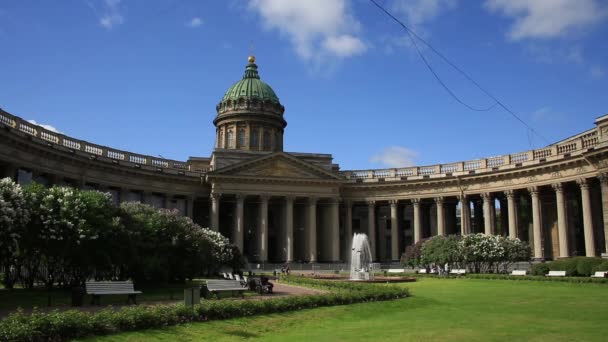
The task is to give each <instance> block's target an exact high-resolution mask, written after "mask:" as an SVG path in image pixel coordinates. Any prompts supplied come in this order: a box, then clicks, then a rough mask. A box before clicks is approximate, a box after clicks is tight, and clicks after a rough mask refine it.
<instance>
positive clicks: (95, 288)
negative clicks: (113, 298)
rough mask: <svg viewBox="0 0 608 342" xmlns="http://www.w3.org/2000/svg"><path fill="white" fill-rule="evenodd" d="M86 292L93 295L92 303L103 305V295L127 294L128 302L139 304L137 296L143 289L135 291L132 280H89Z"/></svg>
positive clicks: (86, 284)
mask: <svg viewBox="0 0 608 342" xmlns="http://www.w3.org/2000/svg"><path fill="white" fill-rule="evenodd" d="M85 289H86V293H87V294H88V295H91V297H92V299H91V304H92V305H95V304H97V305H101V296H108V295H125V294H126V295H127V303H130V302H133V304H137V298H136V296H137V295H138V294H139V293H141V291H135V289H134V288H133V283H132V282H130V281H87V282H86V283H85Z"/></svg>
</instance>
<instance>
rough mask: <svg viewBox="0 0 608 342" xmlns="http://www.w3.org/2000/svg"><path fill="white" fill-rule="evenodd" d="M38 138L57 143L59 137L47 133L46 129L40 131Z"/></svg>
mask: <svg viewBox="0 0 608 342" xmlns="http://www.w3.org/2000/svg"><path fill="white" fill-rule="evenodd" d="M40 138H42V139H43V140H46V141H48V142H52V143H55V144H58V143H59V137H57V136H55V135H53V134H50V133H48V132H46V131H42V132H40Z"/></svg>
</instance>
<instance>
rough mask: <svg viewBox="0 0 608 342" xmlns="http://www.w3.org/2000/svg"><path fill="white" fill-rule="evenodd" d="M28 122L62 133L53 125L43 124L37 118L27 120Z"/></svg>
mask: <svg viewBox="0 0 608 342" xmlns="http://www.w3.org/2000/svg"><path fill="white" fill-rule="evenodd" d="M27 122H29V123H31V124H32V125H36V126H40V127H42V128H44V129H47V130H49V131H51V132H55V133H61V132H60V131H59V130H57V128H55V127H53V126H51V125H45V124H41V123H37V122H36V120H27Z"/></svg>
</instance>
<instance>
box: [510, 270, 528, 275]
mask: <svg viewBox="0 0 608 342" xmlns="http://www.w3.org/2000/svg"><path fill="white" fill-rule="evenodd" d="M511 275H512V276H525V275H528V271H525V270H513V271H511Z"/></svg>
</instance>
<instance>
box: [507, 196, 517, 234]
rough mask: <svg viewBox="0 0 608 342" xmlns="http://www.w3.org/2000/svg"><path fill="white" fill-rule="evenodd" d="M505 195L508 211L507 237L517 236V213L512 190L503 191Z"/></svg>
mask: <svg viewBox="0 0 608 342" xmlns="http://www.w3.org/2000/svg"><path fill="white" fill-rule="evenodd" d="M505 195H506V196H507V211H508V212H509V237H512V238H516V237H517V224H518V215H517V214H518V213H517V202H516V197H515V191H514V190H507V191H505Z"/></svg>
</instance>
